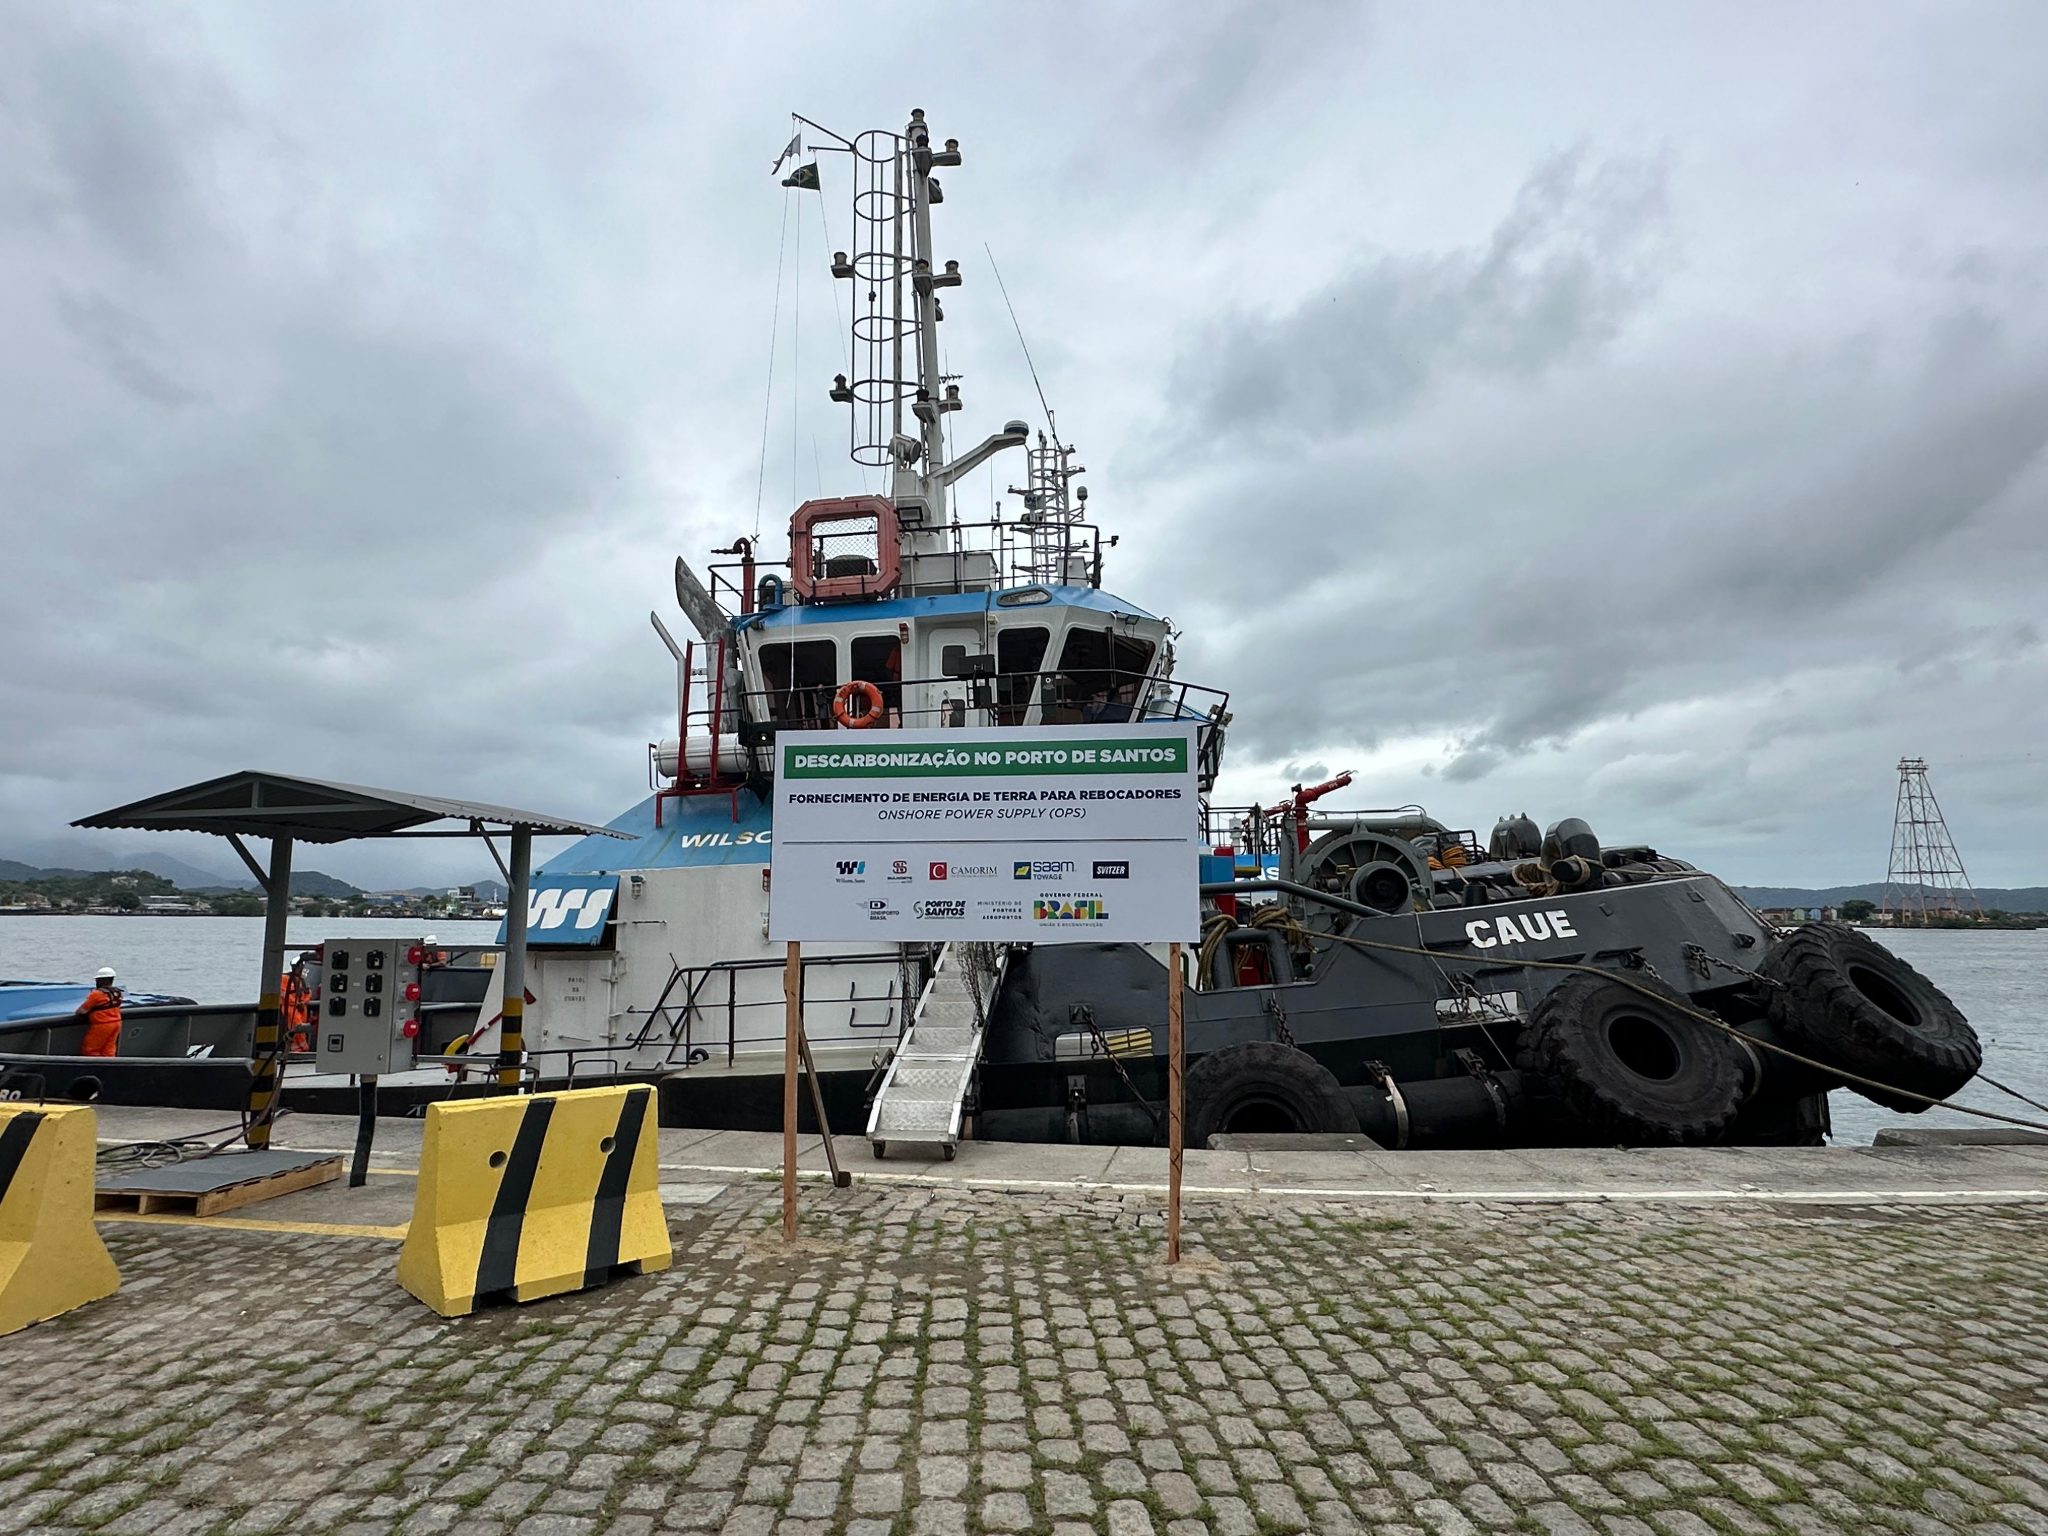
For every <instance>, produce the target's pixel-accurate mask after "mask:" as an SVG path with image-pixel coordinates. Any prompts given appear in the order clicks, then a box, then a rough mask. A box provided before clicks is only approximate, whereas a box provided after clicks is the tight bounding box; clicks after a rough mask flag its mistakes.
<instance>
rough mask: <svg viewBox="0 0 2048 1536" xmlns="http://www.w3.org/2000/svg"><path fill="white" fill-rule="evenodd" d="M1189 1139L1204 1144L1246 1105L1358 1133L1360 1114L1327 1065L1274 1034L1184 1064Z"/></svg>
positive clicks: (1309, 1125)
mask: <svg viewBox="0 0 2048 1536" xmlns="http://www.w3.org/2000/svg"><path fill="white" fill-rule="evenodd" d="M1181 1094H1182V1102H1183V1104H1184V1105H1185V1108H1186V1115H1187V1122H1186V1135H1187V1144H1188V1145H1189V1146H1191V1147H1206V1146H1208V1145H1209V1138H1210V1137H1211V1136H1214V1135H1217V1134H1219V1133H1220V1132H1222V1131H1225V1130H1227V1129H1228V1128H1229V1126H1230V1123H1231V1122H1232V1121H1233V1120H1235V1119H1236V1118H1237V1117H1238V1116H1239V1115H1241V1114H1243V1113H1244V1112H1245V1111H1247V1110H1252V1109H1268V1110H1277V1111H1279V1112H1280V1113H1281V1114H1283V1115H1285V1116H1287V1117H1288V1118H1289V1119H1290V1120H1291V1121H1292V1122H1293V1126H1294V1129H1295V1130H1297V1131H1304V1132H1309V1133H1315V1134H1328V1135H1342V1136H1356V1135H1357V1134H1358V1116H1357V1114H1356V1113H1355V1112H1354V1111H1353V1110H1352V1108H1351V1101H1350V1100H1349V1099H1347V1098H1346V1097H1345V1096H1344V1089H1343V1087H1342V1085H1341V1084H1339V1083H1338V1081H1337V1079H1336V1076H1335V1075H1334V1074H1333V1073H1332V1072H1331V1071H1330V1069H1329V1068H1328V1067H1326V1066H1324V1065H1323V1064H1322V1063H1321V1062H1319V1061H1317V1060H1316V1059H1315V1057H1313V1056H1311V1055H1309V1054H1308V1053H1307V1052H1306V1051H1302V1050H1298V1049H1296V1048H1295V1047H1294V1046H1291V1045H1282V1044H1280V1043H1279V1042H1278V1041H1277V1040H1251V1041H1247V1042H1246V1043H1245V1044H1243V1045H1232V1046H1226V1047H1224V1048H1223V1049H1222V1050H1220V1051H1211V1052H1210V1053H1209V1054H1208V1055H1206V1056H1203V1057H1201V1058H1199V1059H1198V1060H1197V1061H1196V1062H1195V1064H1194V1065H1193V1066H1191V1067H1189V1068H1188V1074H1187V1077H1186V1079H1185V1080H1184V1081H1183V1082H1182V1084H1181Z"/></svg>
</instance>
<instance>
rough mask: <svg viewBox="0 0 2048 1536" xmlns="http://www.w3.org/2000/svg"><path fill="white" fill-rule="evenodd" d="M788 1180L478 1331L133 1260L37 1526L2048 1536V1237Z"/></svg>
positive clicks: (325, 1288)
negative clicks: (792, 1250) (572, 1289)
mask: <svg viewBox="0 0 2048 1536" xmlns="http://www.w3.org/2000/svg"><path fill="white" fill-rule="evenodd" d="M776 1198H777V1197H776V1191H775V1189H774V1188H773V1186H771V1185H767V1184H763V1183H759V1182H750V1183H746V1184H743V1185H739V1186H736V1187H733V1188H731V1189H729V1190H727V1191H726V1192H725V1193H724V1194H723V1195H721V1196H719V1197H718V1198H717V1199H716V1200H714V1201H713V1202H712V1203H710V1204H709V1205H706V1206H702V1207H696V1208H691V1209H688V1210H686V1211H685V1210H678V1211H676V1212H673V1213H672V1215H673V1216H674V1218H675V1231H676V1240H677V1264H676V1268H675V1269H673V1270H671V1271H669V1272H668V1273H666V1274H663V1275H660V1276H656V1277H648V1278H643V1279H637V1280H627V1281H622V1282H620V1283H618V1284H615V1285H612V1286H610V1287H607V1288H604V1289H602V1290H599V1291H596V1292H592V1293H588V1294H585V1295H583V1296H580V1297H573V1298H566V1299H560V1300H556V1301H551V1302H545V1303H541V1304H538V1305H534V1306H531V1307H525V1308H505V1309H497V1310H492V1311H489V1312H486V1313H483V1314H480V1315H478V1316H476V1317H473V1318H469V1319H465V1320H461V1321H457V1322H443V1321H441V1320H439V1319H436V1318H434V1317H433V1316H432V1315H431V1314H429V1313H428V1312H427V1311H426V1310H425V1309H424V1308H422V1307H420V1306H419V1305H418V1304H417V1303H415V1302H414V1301H412V1299H411V1298H409V1297H407V1296H406V1295H404V1294H403V1293H402V1292H401V1291H399V1289H398V1288H397V1286H396V1284H395V1283H394V1281H393V1280H392V1266H393V1263H394V1260H395V1257H396V1250H395V1248H393V1247H392V1246H391V1245H390V1244H388V1243H380V1242H375V1241H367V1240H362V1239H342V1238H334V1237H314V1236H298V1235H285V1234H271V1233H258V1232H247V1231H243V1232H227V1231H222V1230H217V1229H216V1230H199V1229H194V1228H189V1227H186V1228H179V1227H171V1226H144V1225H110V1226H108V1227H107V1228H105V1231H106V1233H107V1236H108V1239H109V1243H110V1246H111V1247H112V1248H113V1250H114V1252H115V1255H116V1257H117V1258H118V1259H119V1261H120V1263H121V1267H122V1271H123V1274H124V1275H125V1277H126V1282H125V1285H124V1288H123V1290H122V1292H121V1294H120V1295H119V1296H118V1297H116V1298H114V1299H113V1300H111V1301H108V1302H104V1303H101V1304H99V1305H96V1306H93V1307H90V1308H87V1309H85V1310H83V1311H81V1312H78V1313H74V1314H72V1315H71V1316H69V1317H67V1318H64V1319H60V1320H58V1321H56V1322H54V1323H49V1324H45V1325H42V1326H39V1327H36V1328H33V1329H30V1330H28V1331H27V1332H25V1333H23V1334H19V1335H16V1336H15V1337H12V1338H9V1339H4V1340H0V1372H4V1375H5V1379H6V1381H7V1382H8V1385H9V1388H10V1390H9V1393H8V1400H7V1402H6V1405H5V1407H4V1408H0V1530H6V1531H30V1530H34V1531H44V1530H52V1531H56V1530H95V1531H106V1532H110V1533H114V1532H134V1533H143V1536H180V1533H187V1532H192V1533H198V1532H216V1531H218V1532H244V1531H293V1532H307V1531H330V1530H333V1531H343V1532H351V1533H353V1532H373V1531H376V1532H381V1531H389V1530H401V1531H442V1530H453V1531H461V1532H465V1533H481V1536H488V1533H493V1532H513V1531H517V1532H520V1533H580V1532H591V1533H597V1532H605V1531H610V1532H620V1533H645V1532H654V1531H692V1530H706V1531H724V1532H729V1533H733V1536H745V1533H750V1532H762V1533H767V1532H777V1533H821V1532H827V1531H835V1532H836V1531H849V1532H860V1533H865V1536H885V1533H888V1536H938V1533H947V1532H951V1533H965V1532H983V1531H1026V1530H1030V1531H1054V1532H1060V1533H1065V1536H1076V1533H1080V1532H1093V1531H1108V1532H1112V1533H1118V1536H1125V1533H1141V1532H1148V1531H1149V1532H1158V1533H1171V1536H1194V1533H1198V1532H1213V1533H1217V1536H1223V1533H1254V1532H1258V1533H1272V1532H1283V1531H1296V1530H1312V1531H1317V1532H1342V1531H1353V1530H1361V1529H1363V1530H1370V1531H1374V1532H1379V1533H1405V1532H1438V1533H1455V1532H1466V1531H1531V1532H1550V1533H1560V1536H1562V1533H1583V1532H1597V1533H1603V1536H1605V1533H1612V1536H1647V1533H1651V1532H1659V1533H1665V1536H1693V1533H1699V1532H1715V1531H1718V1532H1768V1531H1790V1532H1798V1533H1814V1536H1818V1533H1823V1532H1841V1533H1844V1536H1854V1533H1863V1532H1872V1531H1897V1532H1910V1533H1922V1532H1924V1533H1930V1536H1931V1533H1937V1532H1954V1531H1972V1532H1982V1533H2012V1532H2018V1533H2028V1532H2032V1533H2041V1532H2048V1449H2044V1447H2048V1275H2044V1273H2043V1270H2042V1266H2041V1258H2042V1255H2043V1254H2044V1253H2048V1208H2042V1207H2005V1208H1996V1209H1993V1208H1974V1209H1951V1210H1940V1209H1931V1208H1926V1207H1916V1208H1911V1209H1908V1208H1901V1207H1891V1208H1884V1207H1873V1208H1847V1209H1844V1208H1830V1209H1825V1210H1817V1209H1815V1208H1812V1207H1801V1208H1791V1207H1757V1208H1751V1209H1747V1210H1744V1211H1741V1212H1733V1211H1728V1210H1725V1209H1715V1210H1702V1209H1697V1208H1673V1207H1657V1206H1634V1207H1629V1208H1626V1209H1619V1208H1614V1207H1600V1206H1591V1205H1588V1206H1564V1207H1546V1208H1531V1207H1487V1206H1464V1207H1456V1208H1436V1207H1432V1208H1428V1209H1425V1210H1420V1211H1418V1210H1416V1209H1414V1208H1412V1207H1410V1208H1406V1209H1404V1210H1402V1211H1400V1212H1399V1213H1398V1214H1391V1215H1390V1214H1381V1213H1380V1212H1377V1211H1375V1210H1373V1209H1371V1208H1361V1207H1360V1206H1358V1205H1356V1204H1347V1205H1337V1204H1334V1203H1315V1202H1302V1201H1290V1202H1285V1203H1282V1202H1276V1201H1271V1200H1250V1199H1247V1200H1232V1201H1216V1202H1210V1203H1206V1204H1203V1205H1199V1206H1196V1207H1194V1208H1193V1209H1192V1214H1191V1224H1190V1233H1189V1236H1190V1243H1189V1248H1190V1254H1191V1259H1190V1262H1189V1263H1188V1264H1187V1265H1185V1266H1183V1269H1182V1270H1181V1271H1180V1272H1177V1273H1176V1274H1174V1275H1172V1276H1169V1275H1168V1274H1167V1273H1166V1272H1165V1271H1164V1270H1163V1269H1162V1268H1161V1267H1160V1262H1159V1261H1160V1257H1161V1249H1162V1233H1161V1231H1160V1227H1159V1213H1158V1208H1157V1206H1156V1204H1154V1203H1152V1202H1150V1201H1146V1200H1141V1199H1136V1198H1132V1199H1120V1198H1116V1197H1111V1196H1090V1195H1086V1194H1075V1195H1071V1196H1068V1195H1062V1196H1048V1195H1044V1194H1031V1195H1018V1194H995V1193H982V1192H966V1191H958V1190H945V1191H941V1190H926V1191H915V1190H914V1191H905V1190H901V1189H898V1190H892V1191H880V1190H871V1189H862V1188H858V1187H857V1188H855V1189H854V1190H851V1191H846V1192H832V1191H829V1190H823V1189H807V1190H806V1191H805V1195H804V1218H803V1219H804V1226H805V1231H806V1235H807V1236H806V1242H805V1244H804V1245H803V1247H802V1249H801V1251H800V1252H799V1253H798V1254H797V1255H795V1256H794V1257H791V1256H790V1255H788V1254H787V1253H786V1252H785V1251H784V1250H782V1248H781V1247H780V1244H779V1240H778V1239H777V1237H776V1236H775V1235H774V1222H775V1211H776V1205H775V1201H776Z"/></svg>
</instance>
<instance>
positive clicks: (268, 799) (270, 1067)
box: [72, 770, 626, 1147]
mask: <svg viewBox="0 0 2048 1536" xmlns="http://www.w3.org/2000/svg"><path fill="white" fill-rule="evenodd" d="M456 822H460V823H465V825H460V826H454V825H444V824H445V823H456ZM72 825H73V826H75V827H92V828H120V829H124V830H131V831H143V832H211V833H215V834H217V835H219V836H221V837H225V838H226V839H227V840H228V842H229V843H230V844H232V845H233V847H234V850H235V852H236V853H237V854H239V855H240V856H241V859H242V862H243V863H244V864H246V865H248V866H249V871H250V873H251V874H253V875H254V876H255V877H256V881H257V884H258V885H260V886H261V887H262V888H263V896H264V902H263V984H262V987H261V989H260V991H259V993H258V997H259V999H260V1001H259V1003H258V1006H257V1013H256V1036H255V1042H254V1044H253V1045H252V1047H251V1049H250V1062H249V1070H250V1073H251V1078H250V1084H249V1113H248V1120H249V1130H248V1138H249V1145H250V1146H252V1147H267V1146H269V1145H270V1128H271V1125H272V1123H273V1122H274V1121H275V1119H276V1117H277V1100H278V1079H279V1075H280V1072H281V1070H282V1065H283V1060H284V1032H283V1029H282V1027H281V1024H280V1020H279V1016H278V986H279V979H280V977H281V976H282V975H283V972H284V948H285V945H284V925H285V919H286V917H287V916H288V915H289V914H290V910H291V907H290V896H291V880H292V844H293V843H294V842H302V843H342V842H348V841H351V840H352V839H355V838H359V837H481V838H483V839H484V843H485V846H486V847H488V848H489V849H490V850H491V857H492V858H493V859H495V860H496V861H497V864H498V868H499V870H500V871H501V872H502V873H503V874H504V876H505V884H506V886H507V887H508V890H507V892H506V897H505V984H504V992H505V1011H504V1017H503V1023H502V1024H501V1025H500V1028H499V1050H498V1082H499V1084H500V1085H501V1086H504V1087H507V1088H516V1087H518V1085H519V1073H520V1068H521V1065H522V1060H523V1058H524V1056H525V1054H526V1036H525V1030H524V1028H523V1024H522V1017H523V1015H524V1013H525V1011H526V892H527V886H528V884H529V881H530V877H531V875H532V871H533V839H534V837H535V836H537V835H538V836H541V837H549V836H585V837H587V836H599V837H620V838H623V837H625V836H626V834H625V833H623V832H613V831H611V830H610V829H609V828H606V827H599V826H593V825H591V824H590V823H589V822H584V821H570V820H567V819H565V818H563V817H559V816H542V815H538V814H536V813H535V812H532V811H517V810H513V809H511V808H510V807H508V806H502V805H481V804H476V803H473V802H471V801H467V800H449V799H446V798H444V797H442V796H440V795H415V794H408V793H405V792H403V791H400V790H391V789H369V788H365V787H364V786H363V785H360V784H335V783H332V782H330V781H328V780H326V779H304V778H298V777H296V776H293V775H290V774H282V773H259V772H256V771H254V770H244V771H243V772H241V773H230V774H225V775H223V776H222V777H220V778H217V779H208V780H206V781H205V782H204V783H200V784H188V785H186V786H185V787H184V788H182V789H173V790H167V791H165V792H164V793H163V794H160V795H152V796H150V797H149V798H148V799H147V800H137V801H135V802H134V803H133V804H130V805H123V806H117V807H116V808H115V809H113V810H111V811H101V812H100V813H99V814H98V815H96V816H84V817H80V818H79V819H78V820H77V821H74V822H73V823H72ZM501 832H502V833H509V834H510V837H511V845H512V846H511V859H510V862H509V863H508V862H507V861H506V860H505V859H501V858H499V857H498V850H497V847H496V845H495V844H493V843H492V842H491V841H490V839H491V838H492V836H493V835H495V834H498V833H501ZM245 837H260V838H264V839H266V840H267V841H268V842H269V843H270V860H269V865H268V867H267V868H266V867H265V866H264V865H262V864H259V863H258V862H257V861H256V859H255V857H254V855H252V854H251V853H250V852H249V850H248V847H247V846H246V845H245V844H244V843H243V841H242V839H243V838H245Z"/></svg>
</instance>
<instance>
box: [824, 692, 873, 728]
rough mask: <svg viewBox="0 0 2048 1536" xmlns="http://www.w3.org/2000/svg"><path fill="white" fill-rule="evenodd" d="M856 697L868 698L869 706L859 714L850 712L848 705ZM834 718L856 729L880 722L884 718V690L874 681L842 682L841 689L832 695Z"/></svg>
mask: <svg viewBox="0 0 2048 1536" xmlns="http://www.w3.org/2000/svg"><path fill="white" fill-rule="evenodd" d="M854 699H865V700H867V708H866V709H865V710H863V711H862V712H861V713H860V714H857V715H856V714H852V713H850V712H849V711H848V710H847V707H846V706H847V704H848V703H849V702H851V701H852V700H854ZM832 718H833V719H834V720H837V721H838V722H839V723H840V724H841V725H843V726H845V727H847V728H848V729H849V730H855V731H864V730H866V729H867V728H868V727H869V726H871V725H876V724H879V723H880V721H881V718H882V690H881V689H879V688H877V687H876V686H875V685H874V684H873V683H863V682H851V683H842V684H840V687H839V691H838V692H837V693H835V694H833V695H832Z"/></svg>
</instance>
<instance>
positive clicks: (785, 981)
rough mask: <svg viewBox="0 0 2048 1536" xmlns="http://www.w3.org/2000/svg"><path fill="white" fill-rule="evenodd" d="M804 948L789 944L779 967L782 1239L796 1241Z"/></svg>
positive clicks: (792, 940) (799, 945)
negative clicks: (798, 1069)
mask: <svg viewBox="0 0 2048 1536" xmlns="http://www.w3.org/2000/svg"><path fill="white" fill-rule="evenodd" d="M803 990H804V960H803V946H802V945H801V944H799V943H798V942H797V941H796V940H795V939H791V940H790V941H789V960H788V962H787V963H786V964H785V965H784V966H783V968H782V1003H783V1012H784V1018H783V1040H782V1240H783V1241H784V1242H785V1243H793V1242H795V1241H796V1060H797V1048H796V1042H797V1036H798V1035H799V1034H800V1033H801V1032H802V1030H803V1027H804V1002H803Z"/></svg>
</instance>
